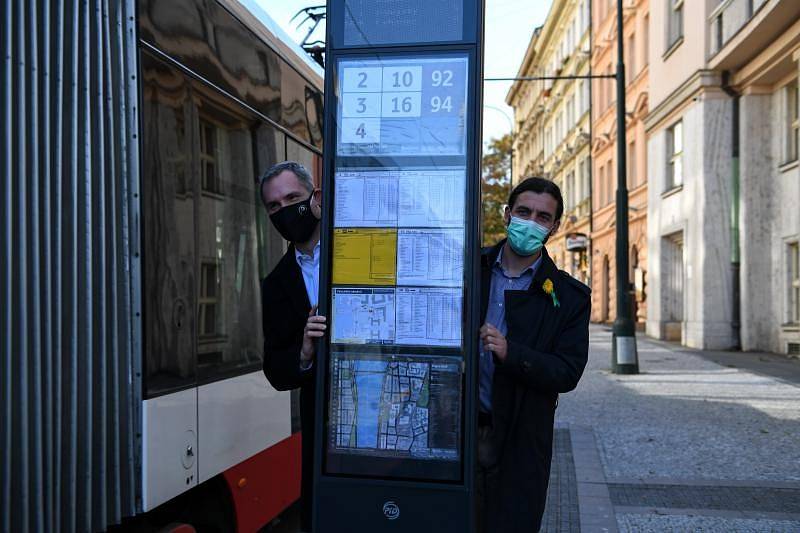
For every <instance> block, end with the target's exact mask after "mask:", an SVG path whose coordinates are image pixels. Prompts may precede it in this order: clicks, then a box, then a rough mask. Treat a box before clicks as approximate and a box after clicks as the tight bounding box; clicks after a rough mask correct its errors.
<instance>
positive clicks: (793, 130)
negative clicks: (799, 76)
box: [783, 80, 800, 163]
mask: <svg viewBox="0 0 800 533" xmlns="http://www.w3.org/2000/svg"><path fill="white" fill-rule="evenodd" d="M783 95H784V96H783V99H784V102H785V103H784V105H785V108H784V109H786V113H785V115H784V116H785V117H786V119H785V123H784V130H785V133H784V149H783V161H784V162H785V163H788V162H790V161H796V160H797V150H798V141H800V134H799V132H800V113H798V108H799V107H800V106H798V90H797V80H794V81H793V82H791V83H790V84H789V85H787V86H786V87H785V88H784V90H783Z"/></svg>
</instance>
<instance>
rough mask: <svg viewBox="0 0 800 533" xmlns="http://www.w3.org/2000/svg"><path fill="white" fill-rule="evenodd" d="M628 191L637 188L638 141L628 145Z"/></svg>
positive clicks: (634, 140)
mask: <svg viewBox="0 0 800 533" xmlns="http://www.w3.org/2000/svg"><path fill="white" fill-rule="evenodd" d="M627 183H628V189H633V188H635V187H636V139H633V140H632V141H631V142H630V143H628V179H627Z"/></svg>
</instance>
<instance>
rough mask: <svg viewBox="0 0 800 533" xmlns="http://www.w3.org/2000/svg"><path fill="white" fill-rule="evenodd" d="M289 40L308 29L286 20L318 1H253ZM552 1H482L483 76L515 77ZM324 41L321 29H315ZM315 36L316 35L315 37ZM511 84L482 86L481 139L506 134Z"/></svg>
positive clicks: (509, 111)
mask: <svg viewBox="0 0 800 533" xmlns="http://www.w3.org/2000/svg"><path fill="white" fill-rule="evenodd" d="M255 1H256V2H257V3H258V4H260V5H261V6H262V7H263V8H264V10H265V11H266V12H267V13H268V14H269V15H270V16H271V17H272V19H273V20H275V22H277V23H278V24H279V25H280V26H281V27H282V28H283V29H284V31H286V33H288V34H289V35H290V36H291V37H293V38H294V39H296V40H297V41H298V42H299V41H301V40H302V39H303V37H304V36H305V33H306V32H307V31H308V28H309V26H307V25H303V26H302V27H301V28H300V29H297V23H298V22H299V21H300V20H301V19H300V18H298V19H296V20H295V21H294V22H293V23H292V24H290V23H289V20H290V19H291V18H292V17H293V16H294V14H295V13H297V12H298V11H299V10H300V9H302V8H304V7H308V6H316V5H323V4H324V3H325V2H324V1H321V0H255ZM551 3H552V0H486V28H485V37H484V39H485V41H484V47H485V56H484V69H483V70H484V76H485V77H487V78H505V77H511V76H516V74H517V70H518V69H519V65H520V63H521V62H522V57H523V56H524V55H525V49H526V48H527V47H528V42H529V41H530V38H531V34H532V33H533V29H534V28H535V27H536V26H539V25H541V24H543V23H544V20H545V18H546V17H547V12H548V11H549V9H550V4H551ZM318 31H319V38H320V39H321V40H324V36H325V34H324V28H323V27H321V28H320V29H319V30H318ZM315 37H316V34H315ZM510 86H511V82H499V81H493V82H486V83H484V89H483V90H484V94H483V100H484V110H483V139H484V142H486V141H488V140H489V139H490V138H493V137H500V136H502V135H503V134H505V133H507V132H509V131H510V125H511V121H512V120H513V111H512V109H511V108H510V107H508V106H507V105H506V103H505V97H506V94H507V93H508V89H509V87H510Z"/></svg>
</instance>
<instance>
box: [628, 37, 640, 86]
mask: <svg viewBox="0 0 800 533" xmlns="http://www.w3.org/2000/svg"><path fill="white" fill-rule="evenodd" d="M626 55H627V56H628V57H627V71H628V83H630V82H631V81H633V79H634V78H635V77H636V74H638V72H639V71H638V70H636V34H635V33H631V36H630V38H629V39H628V50H627V53H626Z"/></svg>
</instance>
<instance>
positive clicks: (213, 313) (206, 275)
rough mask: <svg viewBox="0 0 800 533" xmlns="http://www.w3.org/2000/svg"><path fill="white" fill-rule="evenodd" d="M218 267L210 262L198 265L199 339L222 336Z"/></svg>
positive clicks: (220, 285)
mask: <svg viewBox="0 0 800 533" xmlns="http://www.w3.org/2000/svg"><path fill="white" fill-rule="evenodd" d="M220 266H221V265H220V263H218V262H211V261H204V262H203V263H202V264H201V265H200V294H199V295H198V298H197V303H198V315H199V316H198V321H197V322H198V326H199V332H198V333H199V335H200V337H206V338H207V337H216V336H219V335H222V334H223V330H222V324H223V320H222V305H221V303H222V302H221V296H222V294H221V293H222V282H221V279H222V273H221V272H220Z"/></svg>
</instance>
